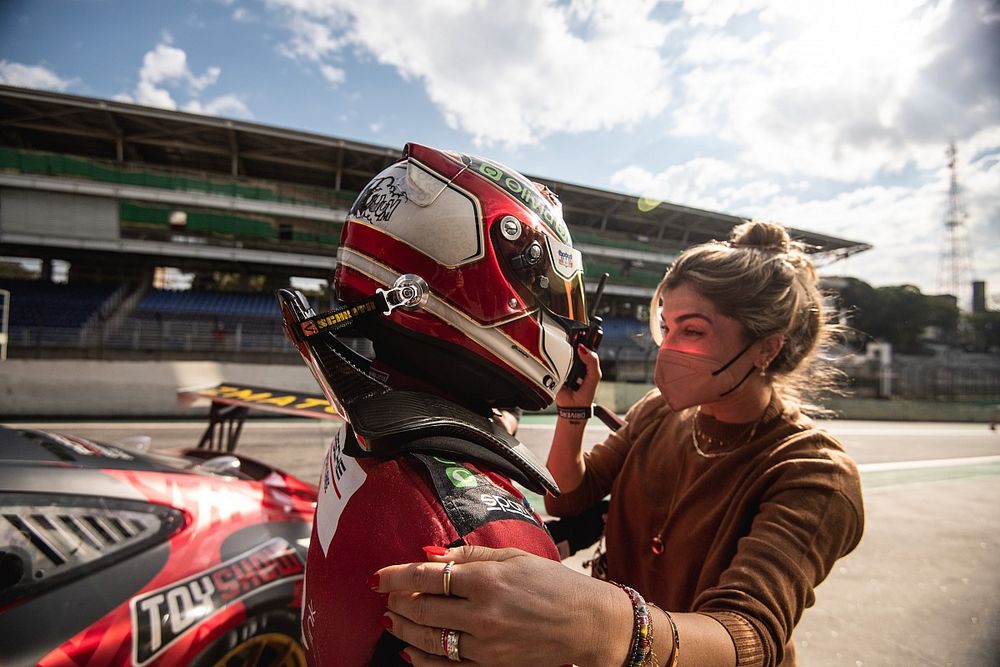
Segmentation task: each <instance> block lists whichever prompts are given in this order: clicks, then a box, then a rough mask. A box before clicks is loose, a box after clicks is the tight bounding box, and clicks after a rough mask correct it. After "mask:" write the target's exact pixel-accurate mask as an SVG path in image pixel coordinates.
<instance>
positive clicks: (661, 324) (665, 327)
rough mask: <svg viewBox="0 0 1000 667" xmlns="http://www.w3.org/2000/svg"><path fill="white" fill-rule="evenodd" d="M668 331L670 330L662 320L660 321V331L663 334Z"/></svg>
mask: <svg viewBox="0 0 1000 667" xmlns="http://www.w3.org/2000/svg"><path fill="white" fill-rule="evenodd" d="M668 331H670V329H668V328H667V325H666V324H664V323H663V322H660V333H661V334H665V333H667V332H668Z"/></svg>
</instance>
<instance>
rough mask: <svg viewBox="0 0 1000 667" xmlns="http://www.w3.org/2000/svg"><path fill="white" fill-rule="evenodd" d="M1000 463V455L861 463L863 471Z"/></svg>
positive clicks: (859, 468)
mask: <svg viewBox="0 0 1000 667" xmlns="http://www.w3.org/2000/svg"><path fill="white" fill-rule="evenodd" d="M992 463H1000V456H966V457H960V458H954V459H923V460H917V461H886V462H883V463H861V464H859V465H858V470H860V471H861V472H863V473H864V472H890V471H896V470H920V469H925V468H953V467H958V466H976V465H989V464H992Z"/></svg>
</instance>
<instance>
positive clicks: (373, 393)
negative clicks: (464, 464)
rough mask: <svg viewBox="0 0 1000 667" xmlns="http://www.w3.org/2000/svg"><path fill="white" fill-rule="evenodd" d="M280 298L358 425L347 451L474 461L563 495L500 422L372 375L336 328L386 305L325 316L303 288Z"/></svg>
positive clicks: (312, 366)
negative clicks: (318, 312) (320, 327)
mask: <svg viewBox="0 0 1000 667" xmlns="http://www.w3.org/2000/svg"><path fill="white" fill-rule="evenodd" d="M275 296H276V297H277V299H278V304H279V306H280V307H281V315H282V320H283V322H284V327H285V334H286V336H288V338H289V340H291V342H292V344H293V345H294V346H295V348H296V349H297V350H298V351H299V354H300V355H301V356H302V359H303V361H305V363H306V365H307V366H308V367H309V370H310V371H311V372H312V374H313V377H314V378H315V379H316V382H317V383H318V384H319V386H320V387H321V388H322V390H323V393H324V394H325V395H326V397H327V400H329V401H330V403H331V405H334V406H335V407H336V408H337V410H338V412H340V413H341V415H342V416H343V417H344V418H345V419H346V420H347V421H348V422H349V424H350V426H351V429H350V430H351V432H352V434H353V435H352V437H350V438H349V440H348V442H347V443H346V445H347V446H346V447H345V450H344V451H345V453H346V454H348V455H350V456H354V457H364V456H372V457H378V458H391V457H394V456H399V455H402V454H407V453H421V454H443V455H445V456H455V457H457V458H462V459H469V458H471V459H475V460H478V461H481V462H483V463H485V464H486V465H488V466H490V467H492V468H493V469H495V470H496V471H497V472H500V473H502V474H504V475H507V476H508V477H510V478H511V479H513V480H515V481H516V482H518V483H520V484H522V485H523V486H525V487H526V488H528V489H530V490H532V491H534V492H536V493H542V494H544V493H550V494H552V495H553V496H558V495H559V487H558V486H557V485H556V483H555V480H553V479H552V476H551V475H550V474H549V472H548V470H546V469H545V467H544V466H543V465H542V464H541V463H540V462H539V461H538V460H537V459H536V458H535V456H534V455H533V454H532V453H531V450H529V449H528V448H527V447H526V446H525V445H524V444H523V443H521V442H520V441H518V440H517V439H516V438H515V437H514V436H512V435H510V434H509V433H507V432H506V431H505V430H504V429H502V428H501V427H499V426H498V425H497V424H496V423H495V422H494V421H493V420H491V419H489V418H487V417H484V416H482V415H480V414H477V413H475V412H473V411H472V410H469V409H467V408H464V407H462V406H460V405H458V404H457V403H453V402H452V401H449V400H446V399H444V398H441V397H438V396H434V395H433V394H428V393H424V392H419V391H407V390H400V389H393V388H392V387H390V386H388V385H386V384H384V383H382V382H379V381H378V380H376V379H374V378H373V377H371V376H370V375H369V374H368V369H369V367H370V365H371V361H370V360H369V359H367V358H365V357H363V356H361V355H359V354H358V353H356V352H354V351H353V350H352V349H351V348H349V347H348V346H347V345H345V344H344V343H343V342H342V341H341V340H340V339H338V338H337V336H336V335H335V334H334V331H335V330H339V329H342V328H345V327H346V326H349V325H350V323H351V321H352V319H353V318H354V317H355V316H357V315H377V314H378V313H379V312H380V311H381V308H368V307H358V305H357V304H355V305H348V306H345V307H344V308H340V309H338V310H336V311H333V313H331V314H324V315H322V316H317V315H316V314H315V313H314V312H313V310H312V308H311V307H310V306H309V304H308V302H307V301H306V299H305V297H303V296H302V294H301V293H300V292H298V291H292V290H286V289H281V290H278V291H277V292H276V293H275ZM376 296H378V295H376ZM383 302H384V299H383V301H382V302H378V303H380V304H381V303H383ZM367 303H368V301H364V302H362V304H367ZM320 318H324V319H327V320H329V321H331V322H332V321H334V320H336V321H337V326H336V327H334V326H328V327H327V328H325V329H323V330H317V329H316V327H315V326H311V325H310V323H316V322H317V321H319V319H320Z"/></svg>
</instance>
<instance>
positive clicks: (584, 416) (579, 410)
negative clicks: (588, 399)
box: [556, 403, 594, 424]
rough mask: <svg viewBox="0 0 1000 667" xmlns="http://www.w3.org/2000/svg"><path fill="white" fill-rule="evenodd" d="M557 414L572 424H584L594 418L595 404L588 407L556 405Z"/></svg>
mask: <svg viewBox="0 0 1000 667" xmlns="http://www.w3.org/2000/svg"><path fill="white" fill-rule="evenodd" d="M556 414H557V415H559V418H560V419H565V420H566V421H568V422H569V423H571V424H575V423H578V422H580V423H582V422H586V421H587V420H589V419H590V418H591V417H593V416H594V404H593V403H588V404H587V405H556Z"/></svg>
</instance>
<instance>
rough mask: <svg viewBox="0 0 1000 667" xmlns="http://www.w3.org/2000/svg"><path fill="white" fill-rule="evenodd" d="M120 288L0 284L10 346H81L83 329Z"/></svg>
mask: <svg viewBox="0 0 1000 667" xmlns="http://www.w3.org/2000/svg"><path fill="white" fill-rule="evenodd" d="M120 287H121V285H119V284H116V283H106V284H100V283H78V282H73V283H52V282H49V281H47V280H12V279H3V280H0V289H4V290H7V291H9V292H10V311H9V314H8V317H9V319H8V326H9V328H10V332H9V333H10V342H11V344H12V345H31V344H36V343H80V342H81V335H82V333H83V326H84V325H85V324H86V323H87V321H88V320H89V319H90V318H91V317H92V316H93V315H94V314H95V313H97V311H98V309H99V308H100V307H101V305H102V304H104V302H105V301H107V300H108V299H109V298H110V297H111V295H112V294H114V292H115V291H116V290H117V289H119V288H120Z"/></svg>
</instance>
